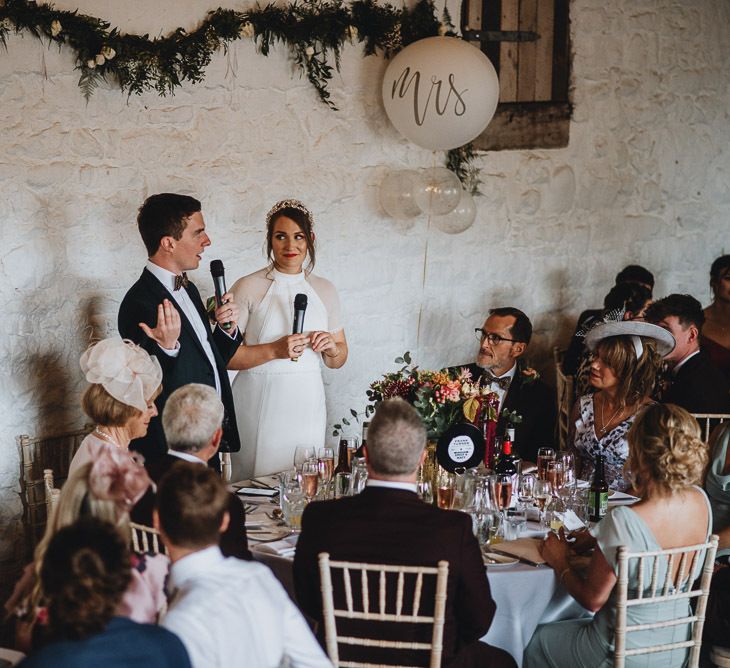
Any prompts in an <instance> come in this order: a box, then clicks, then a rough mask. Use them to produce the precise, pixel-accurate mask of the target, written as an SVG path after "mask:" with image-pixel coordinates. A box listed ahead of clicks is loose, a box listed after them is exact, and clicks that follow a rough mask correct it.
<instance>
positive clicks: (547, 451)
mask: <svg viewBox="0 0 730 668" xmlns="http://www.w3.org/2000/svg"><path fill="white" fill-rule="evenodd" d="M554 459H555V450H553V449H552V448H540V449H539V450H538V451H537V477H538V478H541V479H543V480H544V479H545V471H546V470H547V463H548V462H549V461H553V460H554Z"/></svg>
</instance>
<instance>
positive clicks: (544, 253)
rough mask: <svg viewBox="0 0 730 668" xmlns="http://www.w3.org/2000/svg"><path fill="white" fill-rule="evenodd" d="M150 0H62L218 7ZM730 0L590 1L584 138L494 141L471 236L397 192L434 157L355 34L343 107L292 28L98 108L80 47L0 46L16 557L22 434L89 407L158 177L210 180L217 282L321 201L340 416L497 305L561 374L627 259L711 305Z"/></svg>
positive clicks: (579, 19) (579, 10) (184, 13)
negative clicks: (415, 140) (402, 123)
mask: <svg viewBox="0 0 730 668" xmlns="http://www.w3.org/2000/svg"><path fill="white" fill-rule="evenodd" d="M152 4H153V6H154V9H151V5H150V3H146V2H140V1H139V0H131V1H130V2H128V3H113V2H111V1H109V2H99V1H98V0H93V1H92V0H85V3H84V4H76V3H73V2H71V1H70V0H63V1H59V2H57V5H58V6H59V7H63V8H75V7H77V6H78V7H80V9H81V10H82V11H86V12H88V13H92V14H96V15H101V16H105V17H107V18H109V19H110V20H111V22H112V23H113V24H115V25H119V26H120V27H121V28H122V29H124V30H128V31H138V32H150V33H151V34H157V33H158V32H167V31H168V30H169V29H171V28H173V27H176V26H178V25H184V26H188V27H192V26H194V25H195V23H196V21H197V19H198V18H199V17H201V16H202V15H203V14H204V12H205V11H206V10H208V9H210V8H211V7H212V6H213V5H211V4H210V3H209V2H208V0H186V1H184V2H179V1H173V0H167V2H156V3H152ZM228 5H229V6H236V5H234V4H233V3H228ZM729 7H730V6H729V5H728V3H727V2H726V0H697V1H696V2H692V3H688V2H680V1H675V0H642V1H641V2H635V1H634V0H618V1H617V2H613V3H606V2H605V1H604V0H600V1H599V0H574V2H573V3H572V14H573V24H572V35H573V48H574V52H575V57H574V61H573V66H574V102H575V122H574V123H573V124H572V126H571V139H570V145H569V147H568V148H566V149H562V150H553V151H512V152H502V153H492V154H488V155H485V156H484V158H483V159H482V161H481V166H482V167H483V179H484V185H483V188H482V189H483V192H484V197H482V198H480V199H479V200H478V207H479V212H478V218H477V221H476V223H475V224H474V226H473V227H472V228H471V229H469V230H468V231H467V232H465V233H463V234H461V235H458V236H447V235H444V234H442V233H440V232H438V231H436V230H431V231H430V232H427V228H426V221H425V220H424V219H419V220H417V221H415V223H414V224H412V225H410V226H404V225H403V224H399V223H395V222H394V221H393V220H390V219H388V218H387V217H385V216H384V214H383V213H382V212H381V211H380V210H379V206H378V203H377V202H378V199H377V195H378V185H379V183H380V181H381V180H382V178H383V176H384V175H385V174H386V172H387V171H388V170H389V169H394V168H396V169H397V168H404V167H420V166H427V165H429V164H430V162H431V155H430V153H429V152H426V151H424V150H422V149H419V148H418V147H415V146H413V145H410V144H409V143H408V142H406V141H405V140H403V139H402V138H401V137H400V136H399V135H398V134H397V133H396V132H395V130H394V129H393V128H392V127H391V126H390V125H389V124H388V122H387V120H386V118H385V116H384V113H383V111H382V105H381V102H380V99H379V88H380V78H381V75H382V71H383V69H384V62H383V60H382V59H379V58H375V57H370V58H367V59H363V58H361V57H360V53H359V49H358V48H357V47H350V48H348V49H346V53H345V57H344V59H343V68H342V73H341V75H340V76H336V77H335V80H334V81H333V83H332V93H333V97H334V100H335V102H336V104H337V105H338V106H339V108H340V110H341V111H339V112H338V113H334V112H331V111H329V110H328V109H327V108H325V107H324V106H323V105H322V104H321V103H320V102H319V101H318V99H317V98H316V95H315V93H314V92H313V90H312V89H311V87H310V86H309V85H308V84H307V83H306V82H305V81H302V80H301V79H299V78H298V76H297V75H294V76H292V69H291V66H290V65H289V63H288V61H287V54H286V52H285V51H284V50H283V49H281V48H278V49H275V50H274V52H273V54H272V55H271V57H269V58H268V59H266V58H263V57H261V56H257V55H256V54H255V52H254V48H253V46H252V45H251V44H241V45H237V46H235V47H234V48H233V49H232V50H231V52H230V54H229V55H228V56H223V55H221V56H220V57H218V58H217V59H216V60H215V61H214V63H213V64H212V66H211V68H210V70H209V74H208V76H207V78H206V80H205V82H204V83H203V84H201V85H198V86H188V87H186V88H184V89H183V90H181V91H180V92H178V93H177V94H176V95H175V96H174V97H169V98H158V97H156V96H154V95H151V94H149V95H144V96H142V97H132V98H130V99H127V98H126V97H125V96H124V95H123V94H121V93H120V92H119V91H118V90H116V89H114V88H111V87H109V88H103V89H100V90H98V91H97V93H96V94H95V95H94V96H93V98H92V99H91V101H90V102H89V103H88V104H87V103H86V102H85V101H84V99H83V97H82V96H81V94H80V93H79V91H78V89H77V87H76V81H77V78H78V75H77V73H75V72H74V71H73V69H72V59H71V55H70V52H69V51H67V50H61V52H60V53H59V52H58V50H57V49H55V48H50V49H48V48H46V47H44V46H41V44H40V43H39V42H38V41H37V40H36V39H35V38H31V37H25V38H21V37H12V38H11V39H10V40H9V44H8V51H7V52H5V51H0V124H1V127H2V141H1V142H0V216H1V219H2V222H1V227H0V230H1V231H0V303H1V304H2V313H3V316H2V318H0V387H2V391H1V392H0V415H1V416H2V417H1V418H0V451H1V453H2V456H0V536H1V538H0V564H1V565H2V566H3V569H2V570H4V569H7V567H8V566H9V564H11V563H13V562H14V561H15V560H17V557H18V554H19V547H20V545H19V543H20V541H19V540H17V538H18V535H19V526H20V525H19V513H20V503H19V500H18V495H17V490H18V484H17V481H18V477H19V464H18V455H17V450H16V445H15V440H14V439H15V435H17V434H20V433H39V432H45V433H48V432H52V431H54V430H57V429H61V428H64V427H69V426H73V425H79V424H82V423H83V417H82V415H81V413H80V410H79V406H78V403H79V402H78V398H79V395H80V393H81V390H82V387H83V383H82V380H81V374H80V371H79V369H78V363H77V360H78V357H79V355H80V353H81V351H82V350H83V348H84V347H85V344H86V342H87V341H88V338H89V336H90V333H91V332H95V333H97V334H109V333H112V332H114V331H115V327H116V325H115V323H116V312H117V307H118V304H119V301H120V299H121V298H122V296H123V294H124V292H125V290H126V289H127V287H128V286H129V285H130V284H131V283H132V282H133V281H134V280H135V278H136V277H137V275H138V274H139V272H140V270H141V268H142V265H143V261H144V249H143V246H142V243H141V241H140V240H139V238H138V234H137V231H136V227H135V223H134V219H135V212H136V209H137V207H138V206H139V204H140V203H141V202H142V200H143V199H144V198H145V197H146V196H147V195H150V194H152V193H155V192H160V191H179V192H184V193H190V194H195V195H197V196H198V197H200V199H202V201H203V203H204V213H205V215H206V218H207V222H208V225H209V230H210V234H211V238H212V239H213V246H212V247H211V248H209V249H208V250H207V251H206V254H205V256H204V257H205V262H204V264H203V266H202V267H201V270H200V271H198V272H197V275H196V276H195V280H196V281H197V282H198V284H199V285H200V286H201V287H202V288H203V291H210V289H211V285H210V280H209V275H208V273H207V265H208V260H210V259H212V258H221V259H222V260H223V261H224V263H225V265H226V268H227V272H228V276H229V277H230V279H233V278H234V277H237V276H240V275H242V274H244V273H248V272H250V271H253V270H255V269H257V268H259V267H260V266H262V263H263V257H262V253H261V246H262V241H263V236H262V228H263V220H264V215H265V212H266V211H267V209H268V208H269V206H270V205H271V204H272V203H273V202H274V201H276V200H278V199H280V198H283V197H291V196H294V197H299V198H301V199H303V200H304V201H305V202H306V203H307V204H308V205H309V206H310V207H311V208H312V210H313V211H314V212H315V214H316V218H317V225H316V231H317V241H318V244H319V259H318V263H317V265H318V266H317V270H318V272H319V273H321V274H322V275H324V276H326V277H328V278H330V279H332V280H333V281H334V282H335V283H336V285H337V286H338V287H339V290H340V296H341V299H342V302H343V304H344V308H345V312H346V318H347V336H348V339H349V342H350V350H351V353H350V361H349V362H348V364H347V366H346V367H345V368H343V369H341V370H339V371H332V372H331V371H326V372H325V375H326V379H327V383H328V393H329V399H328V402H329V405H328V408H329V414H330V418H331V421H332V422H334V421H335V420H336V419H337V418H339V416H341V415H342V414H343V413H344V412H345V411H346V410H347V409H348V408H349V407H357V408H362V407H363V405H364V400H365V396H364V390H365V388H366V386H367V384H368V383H369V381H370V380H371V379H373V378H374V377H376V376H377V375H379V374H380V373H382V372H383V371H385V370H388V369H390V368H391V362H392V360H393V358H394V357H395V356H396V355H398V354H401V353H402V352H403V351H405V350H411V351H413V352H414V353H416V352H417V357H416V359H417V360H418V362H419V363H420V364H421V365H423V366H426V367H432V366H438V365H447V364H455V363H458V362H461V361H467V360H470V359H471V358H472V355H473V352H474V349H475V347H476V342H475V341H474V339H473V336H472V334H471V331H472V328H473V327H475V326H478V325H480V324H481V322H482V319H483V316H484V313H485V311H486V309H487V308H489V307H490V306H496V305H505V304H513V305H516V306H519V307H521V308H523V309H524V310H525V311H526V312H527V313H528V314H530V316H531V317H532V319H533V323H534V324H535V327H536V336H535V339H534V344H533V346H532V351H531V352H532V357H533V360H534V361H535V362H536V363H537V365H538V366H540V367H541V368H543V369H546V370H548V373H549V364H548V360H549V350H550V348H551V346H553V345H554V344H555V343H565V341H566V339H567V337H568V335H569V329H570V327H571V325H572V322H573V320H574V318H575V316H576V314H577V313H578V311H579V310H581V309H582V308H584V307H589V306H596V305H600V303H601V299H602V297H603V295H604V294H605V292H606V291H607V288H608V287H609V286H610V284H611V283H612V279H613V276H614V274H615V273H616V271H617V270H618V269H620V268H621V267H622V266H624V265H625V264H627V263H629V262H638V263H641V264H644V265H646V266H647V267H649V268H651V269H652V270H653V271H654V272H655V274H656V276H657V279H658V281H657V288H656V294H658V295H662V294H666V293H668V292H670V291H688V292H692V293H693V294H695V295H696V296H698V297H699V298H700V299H701V300H702V301H703V302H704V303H707V302H708V299H709V288H708V283H707V274H708V268H709V264H710V262H711V260H712V259H713V258H714V257H715V256H717V255H718V254H719V253H720V252H721V251H722V250H724V251H725V252H727V251H728V247H729V246H730V244H728V240H727V236H728V235H727V230H728V213H729V212H730V189H729V188H728V180H729V178H730V173H729V172H730V151H729V150H728V144H729V141H728V140H730V129H729V124H728V111H727V110H728V108H730V93H729V90H728V72H727V70H728V64H729V63H730V40H728V38H727V35H728V27H729V26H730V10H729ZM427 243H428V258H429V261H428V271H427V277H426V286H425V288H423V287H422V275H423V265H424V251H425V247H426V244H427ZM421 304H423V316H422V331H421V337H420V342H419V341H417V333H416V330H417V321H418V314H419V307H420V305H421ZM293 428H296V426H293ZM2 570H0V573H1V572H2Z"/></svg>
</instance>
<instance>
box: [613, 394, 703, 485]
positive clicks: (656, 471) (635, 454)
mask: <svg viewBox="0 0 730 668" xmlns="http://www.w3.org/2000/svg"><path fill="white" fill-rule="evenodd" d="M627 439H628V442H629V457H628V459H627V460H626V465H625V468H626V470H630V471H631V472H632V475H633V478H634V484H635V485H636V487H637V490H638V491H639V492H645V491H651V490H656V491H658V492H659V493H670V492H677V491H680V490H682V489H684V488H686V487H689V486H690V485H692V484H696V483H701V481H702V478H703V475H704V472H705V467H706V466H707V458H708V455H707V446H706V445H705V443H704V442H703V441H702V439H701V438H700V427H699V425H698V424H697V420H695V419H694V418H693V417H692V416H691V415H690V414H689V413H688V412H687V411H686V410H684V408H680V407H679V406H675V405H674V404H651V405H650V406H648V407H647V408H646V409H645V410H643V411H641V412H639V414H638V415H637V416H636V419H635V420H634V424H633V425H632V426H631V429H629V433H628V435H627Z"/></svg>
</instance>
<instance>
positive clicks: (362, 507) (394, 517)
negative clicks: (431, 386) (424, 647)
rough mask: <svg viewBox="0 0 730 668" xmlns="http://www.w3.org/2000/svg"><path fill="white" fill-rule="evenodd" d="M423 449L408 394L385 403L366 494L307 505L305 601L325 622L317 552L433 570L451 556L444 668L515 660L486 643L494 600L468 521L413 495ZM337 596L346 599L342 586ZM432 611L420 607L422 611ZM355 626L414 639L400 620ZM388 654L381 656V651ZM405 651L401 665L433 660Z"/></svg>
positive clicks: (371, 438) (354, 653)
mask: <svg viewBox="0 0 730 668" xmlns="http://www.w3.org/2000/svg"><path fill="white" fill-rule="evenodd" d="M425 445H426V431H425V429H424V427H423V424H422V422H421V419H420V418H419V416H418V414H417V413H416V411H415V410H414V409H413V408H412V407H411V406H410V405H408V404H407V403H406V402H404V401H403V400H401V399H389V400H387V401H384V402H382V403H381V404H380V405H379V406H378V408H377V410H376V412H375V416H374V418H373V420H372V422H371V423H370V427H369V429H368V442H367V446H366V453H365V456H366V460H367V466H368V482H367V487H366V488H365V490H364V491H363V492H362V493H361V494H358V495H357V496H353V497H348V498H343V499H339V500H336V501H324V502H321V503H312V504H310V505H309V506H308V507H307V508H306V510H305V511H304V515H303V517H302V533H301V536H300V538H299V543H298V545H297V551H296V556H295V558H294V585H295V589H296V594H297V601H298V603H299V606H300V607H301V608H302V610H303V611H304V612H305V613H306V614H308V615H309V616H310V617H312V618H313V619H315V620H317V621H319V622H320V624H321V621H322V598H321V593H320V578H319V569H318V563H317V556H318V554H319V553H320V552H328V553H329V554H330V557H331V558H332V559H338V560H348V561H360V562H369V563H385V564H397V565H411V566H436V565H437V563H438V562H439V561H440V560H445V561H448V562H449V577H448V587H447V598H446V621H445V625H444V638H443V655H442V656H443V665H444V666H477V665H479V666H495V667H496V666H514V665H515V663H514V660H513V659H512V657H511V656H509V654H507V653H506V652H504V651H503V650H500V649H497V648H495V647H491V646H489V645H487V644H486V643H482V642H479V639H480V638H481V637H482V636H484V634H485V633H486V632H487V630H488V629H489V626H490V624H491V622H492V618H493V617H494V612H495V608H496V606H495V604H494V601H493V600H492V596H491V593H490V590H489V582H488V581H487V576H486V571H485V568H484V564H483V562H482V556H481V553H480V550H479V545H478V543H477V541H476V539H475V538H474V535H473V534H472V524H471V519H470V517H469V516H468V515H466V514H464V513H461V512H458V511H452V510H440V509H438V508H435V507H433V506H430V505H427V504H425V503H423V502H422V501H420V500H419V498H418V496H417V494H416V474H417V471H418V467H419V465H420V463H421V462H422V461H423V458H424V448H425ZM433 580H434V578H426V579H424V587H423V592H422V597H421V601H422V602H423V603H422V607H424V606H426V602H429V604H428V605H429V606H432V601H433V592H434V589H433V587H434V583H433ZM426 583H428V588H427V586H426ZM357 587H358V591H359V585H357ZM372 589H374V590H375V591H374V592H373V596H374V600H375V603H373V604H372V605H371V608H372V609H376V606H377V586H374V587H372V588H371V591H372ZM335 598H336V601H337V599H338V598H339V592H338V591H337V587H335ZM406 600H407V599H406ZM432 612H433V610H432V609H429V610H423V614H431V613H432ZM339 623H340V621H339V620H338V624H339ZM351 623H352V624H353V625H354V624H368V625H369V629H368V630H369V631H370V632H372V633H374V634H375V635H376V637H383V638H397V639H401V640H402V639H404V637H403V634H404V633H405V634H406V636H407V637H408V639H410V640H413V639H415V631H413V630H408V629H406V631H403V629H402V628H400V627H403V626H405V625H403V624H398V625H397V626H398V627H399V628H398V629H394V628H390V629H388V628H387V625H383V623H382V622H351ZM376 625H377V627H378V628H377V629H376V628H375V626H376ZM320 628H321V627H320ZM394 634H395V635H394ZM409 634H410V635H409ZM417 639H418V640H423V638H417ZM428 639H430V637H429V638H428ZM381 651H382V652H383V654H378V653H377V652H381ZM390 651H391V652H392V650H390ZM346 652H347V655H346ZM387 652H388V650H377V649H376V650H373V648H362V647H355V648H353V649H348V648H347V647H341V652H340V658H341V659H342V660H355V661H357V660H365V659H367V660H368V661H370V662H376V663H377V662H383V661H384V660H386V659H387ZM414 654H416V653H415V652H414ZM398 657H399V658H400V663H401V665H404V664H403V662H404V661H405V662H406V663H407V665H427V663H424V657H423V653H421V654H420V655H416V656H413V657H409V658H406V659H404V658H403V654H402V653H401V654H399V655H398Z"/></svg>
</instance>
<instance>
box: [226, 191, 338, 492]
mask: <svg viewBox="0 0 730 668" xmlns="http://www.w3.org/2000/svg"><path fill="white" fill-rule="evenodd" d="M312 228H313V218H312V214H311V213H310V212H309V210H308V209H307V207H305V206H304V205H303V204H302V203H301V202H300V201H298V200H294V199H288V200H282V201H281V202H277V203H276V204H275V205H274V206H273V207H272V208H271V210H270V211H269V213H268V215H267V217H266V251H267V256H268V258H269V262H270V264H269V266H268V267H265V268H264V269H261V270H259V271H257V272H254V273H253V274H249V275H248V276H244V277H243V278H241V279H239V280H238V281H236V283H235V284H234V285H233V287H232V288H231V292H232V293H233V295H234V298H235V300H236V303H237V304H238V306H239V308H240V311H241V314H240V318H239V320H238V326H239V327H240V328H241V331H242V332H243V334H244V345H243V346H241V347H240V348H239V349H238V351H237V352H236V354H235V355H234V357H233V358H232V359H231V361H230V363H229V365H228V368H229V369H231V370H238V371H239V374H238V375H237V376H236V378H235V380H234V381H233V397H234V400H235V402H236V417H237V422H238V431H239V434H240V437H241V451H240V452H239V453H237V454H234V455H233V475H234V478H235V479H236V480H240V479H243V478H250V477H253V476H259V475H266V474H270V473H275V472H277V471H281V470H283V469H285V468H288V467H290V466H291V465H292V457H293V454H294V450H295V448H296V446H297V445H310V446H315V447H318V446H321V445H323V444H324V440H325V429H326V422H327V413H326V406H325V395H324V384H323V382H322V372H321V364H320V360H321V362H324V364H325V365H326V366H327V367H329V368H330V369H338V368H340V367H341V366H342V365H343V364H344V363H345V361H346V360H347V354H348V350H347V341H346V339H345V330H344V328H343V327H342V323H341V322H340V304H339V299H338V297H337V291H336V290H335V287H334V286H333V285H332V283H330V282H329V281H327V280H325V279H324V278H320V277H319V276H315V275H314V274H313V273H312V269H313V268H314V261H315V247H314V231H313V229H312ZM305 262H306V266H305ZM299 294H304V295H306V297H307V307H306V313H305V318H304V332H303V333H302V334H291V333H290V332H291V331H292V321H293V319H294V299H295V297H296V296H297V295H299ZM284 415H285V417H286V419H285V420H283V419H282V417H283V416H284Z"/></svg>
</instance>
